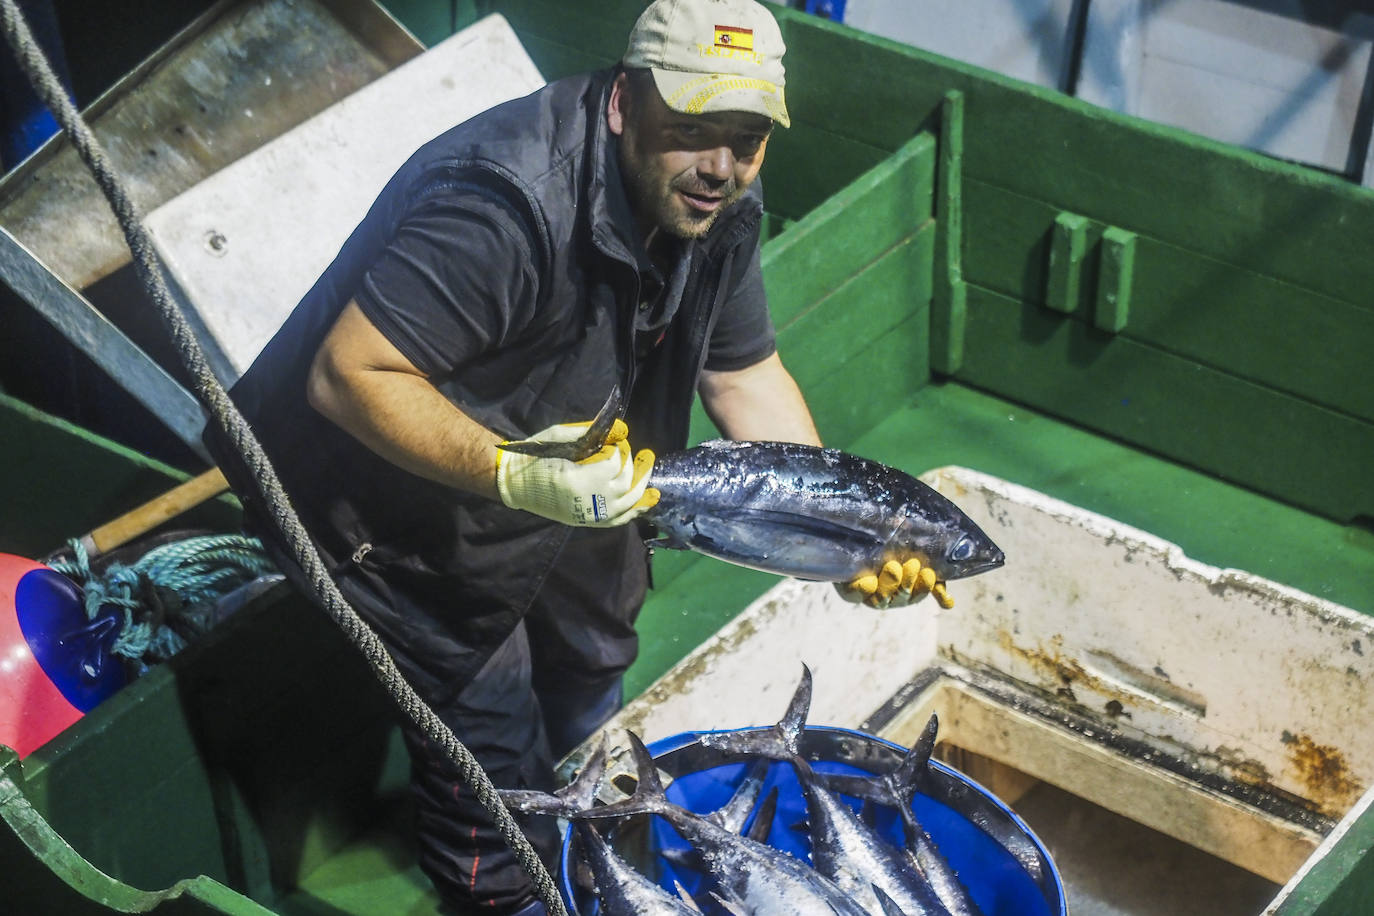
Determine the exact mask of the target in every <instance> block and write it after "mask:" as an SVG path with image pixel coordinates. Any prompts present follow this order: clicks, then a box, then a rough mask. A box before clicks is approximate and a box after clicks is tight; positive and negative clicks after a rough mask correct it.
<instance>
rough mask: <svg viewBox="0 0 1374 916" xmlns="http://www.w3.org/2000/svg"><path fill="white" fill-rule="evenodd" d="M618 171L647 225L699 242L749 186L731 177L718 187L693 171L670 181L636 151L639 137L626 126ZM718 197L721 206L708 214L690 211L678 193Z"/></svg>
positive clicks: (651, 162)
mask: <svg viewBox="0 0 1374 916" xmlns="http://www.w3.org/2000/svg"><path fill="white" fill-rule="evenodd" d="M620 151H621V163H620V164H621V171H622V172H623V173H624V174H625V176H626V178H627V181H628V183H629V191H630V199H631V201H632V202H633V203H634V205H635V208H636V210H637V212H638V213H640V214H641V216H642V218H643V219H644V221H645V222H646V224H650V225H652V226H656V227H658V228H659V229H661V230H663V231H664V232H667V233H668V234H670V235H675V236H677V237H678V238H683V239H699V238H702V237H703V236H705V235H706V233H708V232H710V231H711V227H712V226H714V225H715V223H716V220H717V219H719V218H720V215H721V214H722V213H724V212H725V211H726V210H728V209H729V208H730V207H731V206H733V205H734V204H735V202H736V201H738V200H739V199H740V198H741V197H743V196H744V192H745V191H746V190H748V185H747V184H746V185H744V186H740V184H739V182H737V181H735V179H734V178H733V177H731V178H729V179H727V180H726V181H724V182H723V183H721V184H718V185H714V186H713V185H710V184H707V183H706V182H703V181H702V180H701V179H700V178H699V177H698V176H697V174H696V170H695V169H688V170H687V171H685V172H682V173H681V174H679V175H676V176H674V177H673V178H670V179H665V178H664V177H663V175H662V174H661V171H660V170H658V169H655V168H654V167H653V161H652V159H651V158H650V157H648V156H643V155H641V153H640V150H639V144H638V137H637V136H636V135H635V133H634V131H633V130H632V129H631V128H629V127H627V128H626V130H625V133H624V136H622V137H621V147H620ZM679 191H682V192H685V193H688V194H699V195H710V196H721V197H722V198H723V199H722V200H721V203H720V206H718V207H716V209H715V210H713V211H711V212H710V213H697V212H694V211H692V210H691V209H690V208H689V207H688V206H687V205H686V204H685V203H683V201H682V199H681V198H680V197H679V196H678V192H679Z"/></svg>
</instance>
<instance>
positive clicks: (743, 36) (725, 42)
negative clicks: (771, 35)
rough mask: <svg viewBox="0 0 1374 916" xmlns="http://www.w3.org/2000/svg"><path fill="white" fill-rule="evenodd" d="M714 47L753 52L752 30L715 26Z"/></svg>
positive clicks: (731, 26) (732, 26)
mask: <svg viewBox="0 0 1374 916" xmlns="http://www.w3.org/2000/svg"><path fill="white" fill-rule="evenodd" d="M716 47H717V48H733V49H735V50H737V51H752V50H754V30H753V29H742V28H740V27H739V26H734V25H718V26H716Z"/></svg>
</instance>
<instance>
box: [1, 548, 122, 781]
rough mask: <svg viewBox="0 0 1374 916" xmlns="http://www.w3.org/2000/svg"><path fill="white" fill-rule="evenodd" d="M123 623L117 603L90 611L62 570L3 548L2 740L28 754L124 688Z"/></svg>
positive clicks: (79, 592) (3, 742) (23, 753)
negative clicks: (119, 654) (118, 643)
mask: <svg viewBox="0 0 1374 916" xmlns="http://www.w3.org/2000/svg"><path fill="white" fill-rule="evenodd" d="M122 625H123V617H122V615H121V612H120V611H119V610H118V609H115V608H109V609H104V610H102V611H101V613H99V614H97V615H96V616H95V618H91V617H89V616H87V613H86V609H85V605H84V602H83V599H82V591H81V589H80V588H79V587H78V586H77V585H76V584H75V583H74V582H72V581H71V580H70V579H68V578H67V577H66V576H63V575H62V574H61V573H58V572H55V571H54V570H52V569H50V568H49V567H47V566H45V565H43V564H42V563H38V562H35V561H34V560H29V559H26V558H24V557H18V556H14V555H12V554H4V553H0V744H4V745H6V746H8V747H11V748H13V749H14V751H15V752H16V753H17V754H18V755H19V756H20V757H21V758H23V757H27V756H28V755H29V754H31V753H32V752H33V751H34V750H36V749H37V748H39V747H41V746H43V745H44V744H46V743H47V742H48V741H50V740H51V739H52V738H53V737H55V736H56V735H57V734H58V733H59V732H61V731H62V730H63V729H65V728H67V727H68V726H69V725H71V724H72V723H74V722H76V721H77V720H78V719H80V718H81V717H82V716H83V715H85V714H86V713H87V712H89V711H90V710H92V709H94V708H95V707H96V706H97V705H99V704H100V703H101V702H102V701H103V700H105V699H107V698H108V697H110V696H111V695H112V694H114V693H115V692H116V691H118V690H119V688H121V687H123V686H124V684H125V683H126V681H127V680H128V676H127V674H126V672H125V669H124V666H123V664H122V663H121V662H120V660H119V659H117V658H115V657H114V656H113V655H112V654H111V652H110V647H111V646H112V645H113V643H114V640H115V638H116V637H117V636H118V635H119V631H120V629H121V627H122Z"/></svg>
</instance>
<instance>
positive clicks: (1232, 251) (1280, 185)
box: [966, 82, 1374, 309]
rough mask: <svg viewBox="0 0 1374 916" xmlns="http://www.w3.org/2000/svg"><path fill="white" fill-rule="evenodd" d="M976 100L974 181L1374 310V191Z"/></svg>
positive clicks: (1092, 115) (1145, 133) (1037, 102)
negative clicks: (1373, 251)
mask: <svg viewBox="0 0 1374 916" xmlns="http://www.w3.org/2000/svg"><path fill="white" fill-rule="evenodd" d="M980 89H981V91H979V92H977V93H974V92H970V95H971V98H970V117H969V126H968V132H969V136H968V143H967V145H968V152H967V157H966V169H967V173H968V175H969V176H970V177H973V178H978V179H980V180H984V181H988V182H992V183H996V184H1000V185H1002V186H1004V187H1006V188H1008V189H1009V190H1013V191H1016V192H1018V193H1021V194H1025V195H1027V196H1031V197H1036V198H1039V199H1041V200H1047V201H1053V202H1054V204H1055V205H1056V206H1057V207H1059V208H1060V209H1068V210H1073V211H1074V212H1077V213H1082V214H1084V215H1085V216H1089V217H1091V218H1093V219H1096V220H1099V221H1102V222H1106V223H1111V224H1114V225H1119V226H1123V227H1127V228H1129V229H1131V230H1132V231H1135V232H1138V233H1140V234H1141V235H1148V236H1151V237H1154V238H1157V239H1162V240H1165V241H1167V242H1169V243H1170V244H1172V245H1176V246H1178V247H1180V248H1183V249H1187V250H1192V251H1196V252H1197V253H1199V254H1201V255H1204V256H1206V257H1209V258H1213V259H1215V260H1220V261H1225V262H1228V263H1233V264H1236V265H1238V266H1240V267H1243V268H1245V269H1247V270H1250V271H1252V272H1254V273H1256V274H1259V275H1261V276H1266V277H1272V278H1274V279H1276V280H1280V281H1284V282H1287V283H1290V284H1293V285H1295V286H1298V287H1301V288H1303V289H1308V290H1311V291H1313V292H1317V293H1321V294H1323V295H1326V296H1330V297H1333V298H1336V299H1340V300H1344V301H1346V302H1348V303H1351V304H1354V305H1358V306H1360V307H1361V308H1365V309H1371V308H1374V299H1371V297H1370V295H1369V290H1370V289H1374V259H1371V258H1369V257H1368V256H1367V249H1368V241H1369V239H1371V238H1374V193H1371V192H1370V191H1369V190H1368V189H1364V188H1359V187H1357V186H1354V185H1351V184H1349V183H1348V182H1344V181H1341V180H1340V179H1337V178H1332V177H1330V176H1327V175H1324V174H1322V173H1320V172H1316V171H1313V170H1310V169H1303V168H1300V167H1297V166H1292V165H1288V164H1285V163H1280V162H1276V161H1274V160H1271V159H1267V158H1265V157H1263V156H1260V155H1258V154H1254V153H1249V152H1246V151H1243V150H1239V149H1236V148H1233V147H1228V146H1226V145H1224V144H1221V143H1215V142H1212V141H1207V140H1204V139H1202V138H1199V137H1195V136H1193V135H1191V134H1186V133H1183V132H1181V131H1176V130H1171V129H1169V128H1166V127H1162V126H1159V125H1154V124H1149V123H1145V122H1137V121H1133V120H1129V119H1126V118H1123V117H1120V116H1117V115H1114V114H1112V113H1110V112H1107V111H1104V110H1101V109H1095V108H1087V107H1080V106H1079V105H1078V104H1077V103H1074V102H1073V101H1072V100H1068V99H1051V98H1045V97H1043V96H1042V95H1041V94H1039V93H1033V92H1024V91H1018V90H1017V89H1016V88H1014V87H1010V86H1002V85H999V84H996V83H992V82H989V83H987V84H985V85H984V86H982V87H980Z"/></svg>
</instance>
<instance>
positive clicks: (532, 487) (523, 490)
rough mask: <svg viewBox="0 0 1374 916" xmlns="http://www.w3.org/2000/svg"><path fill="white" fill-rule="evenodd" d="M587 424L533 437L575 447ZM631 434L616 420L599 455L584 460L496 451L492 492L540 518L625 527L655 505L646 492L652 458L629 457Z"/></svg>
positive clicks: (646, 455) (652, 496)
mask: <svg viewBox="0 0 1374 916" xmlns="http://www.w3.org/2000/svg"><path fill="white" fill-rule="evenodd" d="M587 426H588V424H587V423H559V424H555V425H554V426H550V427H549V428H548V429H546V430H544V431H543V432H540V433H538V434H536V435H535V436H533V437H532V438H534V439H535V440H537V441H541V442H573V441H575V440H577V439H579V438H581V437H582V436H583V435H584V434H585V433H586V432H587ZM628 436H629V429H628V427H626V425H625V423H624V422H623V421H620V420H617V421H616V422H615V426H614V427H612V429H611V431H610V433H609V434H608V435H607V436H606V442H605V444H604V445H603V446H602V448H601V450H600V451H599V452H597V453H596V454H595V455H592V456H591V457H590V458H585V459H583V460H582V461H569V460H568V459H566V458H538V457H535V456H533V455H524V454H520V453H518V452H507V451H503V450H500V449H499V448H498V450H497V456H496V488H497V491H498V492H499V493H500V494H501V501H502V502H503V503H505V504H506V505H507V506H510V507H511V508H512V509H524V510H525V511H527V512H533V513H534V514H536V515H542V516H543V517H544V518H548V519H552V520H554V521H556V522H562V523H563V524H565V525H576V526H579V527H586V528H610V527H613V526H615V525H624V524H626V523H627V522H630V521H633V520H634V519H636V518H638V517H639V516H640V515H642V514H643V513H644V512H645V511H646V510H648V509H650V508H652V507H653V506H654V505H655V504H656V503H657V502H658V491H657V490H655V489H652V488H651V487H649V485H648V484H649V474H650V472H651V471H653V467H654V453H653V452H651V451H649V450H648V449H643V450H641V451H640V452H639V454H638V455H635V456H634V457H633V458H631V451H630V443H629V440H628Z"/></svg>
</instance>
